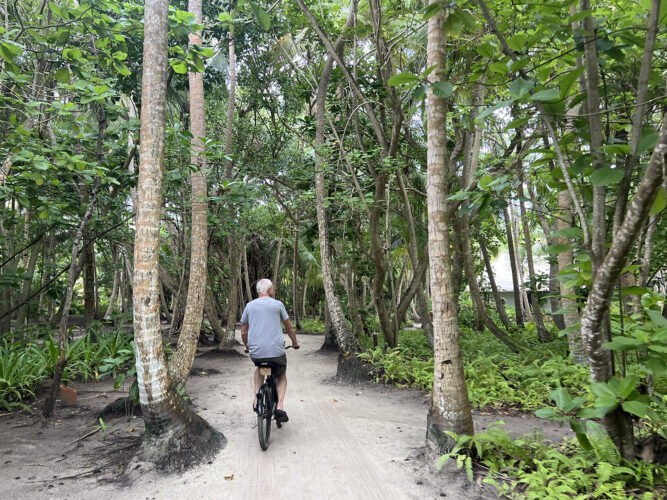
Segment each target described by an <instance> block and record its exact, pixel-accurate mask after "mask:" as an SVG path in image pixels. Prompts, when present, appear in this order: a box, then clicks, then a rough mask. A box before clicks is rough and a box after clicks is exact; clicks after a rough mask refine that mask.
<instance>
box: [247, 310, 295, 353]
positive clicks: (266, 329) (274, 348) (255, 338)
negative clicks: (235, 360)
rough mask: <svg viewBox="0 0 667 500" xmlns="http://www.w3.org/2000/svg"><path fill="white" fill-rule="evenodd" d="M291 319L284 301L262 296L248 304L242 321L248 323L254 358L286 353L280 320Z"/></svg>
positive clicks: (249, 342) (249, 341)
mask: <svg viewBox="0 0 667 500" xmlns="http://www.w3.org/2000/svg"><path fill="white" fill-rule="evenodd" d="M286 319H289V316H288V314H287V310H286V309H285V306H284V305H283V303H282V302H280V301H279V300H276V299H272V298H271V297H261V298H259V299H255V300H253V301H252V302H249V303H248V304H246V306H245V309H244V310H243V315H241V323H248V325H249V330H248V349H249V350H250V356H251V357H252V358H259V359H262V358H275V357H278V356H282V355H283V354H285V338H284V337H283V328H282V326H281V324H280V321H281V320H283V321H285V320H286Z"/></svg>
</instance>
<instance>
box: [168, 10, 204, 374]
mask: <svg viewBox="0 0 667 500" xmlns="http://www.w3.org/2000/svg"><path fill="white" fill-rule="evenodd" d="M188 7H189V10H190V12H191V13H193V14H194V15H195V22H196V23H197V24H201V21H202V13H201V11H202V0H190V2H189V4H188ZM190 45H201V34H200V33H190ZM188 77H189V80H190V132H191V133H192V145H191V148H192V160H191V163H192V164H193V165H197V170H196V171H193V172H192V173H191V175H190V181H191V185H192V233H191V234H192V244H191V245H190V281H189V284H188V296H187V302H186V306H185V315H184V317H183V326H182V328H181V335H180V336H179V337H178V349H177V351H176V353H175V354H174V356H173V357H172V358H171V361H170V362H169V371H170V374H171V379H172V381H173V382H174V384H176V385H177V386H179V387H180V386H182V385H183V384H185V381H186V380H187V378H188V374H189V373H190V369H191V368H192V361H193V360H194V357H195V351H196V349H197V341H198V340H199V331H200V330H201V322H202V317H203V315H204V299H205V297H206V276H207V273H208V270H207V253H208V252H207V249H208V244H207V243H208V234H207V223H206V222H207V220H206V219H207V198H206V196H207V192H206V158H205V157H204V142H203V141H202V137H204V136H205V135H206V122H205V117H204V74H203V73H200V72H195V71H190V72H189V74H188Z"/></svg>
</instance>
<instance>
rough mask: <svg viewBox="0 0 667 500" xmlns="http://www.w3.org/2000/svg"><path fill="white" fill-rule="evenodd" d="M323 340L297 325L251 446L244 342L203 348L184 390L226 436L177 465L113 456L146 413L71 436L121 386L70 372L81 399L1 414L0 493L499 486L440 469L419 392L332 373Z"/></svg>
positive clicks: (482, 417)
mask: <svg viewBox="0 0 667 500" xmlns="http://www.w3.org/2000/svg"><path fill="white" fill-rule="evenodd" d="M237 336H239V337H240V335H238V332H237ZM322 340H323V337H322V336H321V335H302V336H300V339H299V341H300V342H301V345H302V348H301V349H300V350H299V351H291V350H290V351H288V358H289V363H288V370H287V374H288V390H287V398H286V401H285V410H286V411H287V413H288V415H289V417H290V421H289V422H288V423H286V424H285V425H284V426H283V427H282V429H276V427H275V426H274V427H273V429H272V434H271V446H270V447H269V449H268V450H267V451H264V452H263V451H261V449H260V448H259V443H258V440H257V419H256V416H255V414H254V413H253V412H252V410H251V404H252V380H251V375H252V370H253V365H252V363H251V362H250V359H249V358H248V357H247V355H245V354H242V347H241V346H239V347H237V349H236V351H237V354H231V355H230V354H226V355H220V354H219V353H216V352H209V351H206V350H200V351H199V352H198V356H197V358H196V359H195V363H194V368H193V373H192V376H191V377H190V378H189V380H188V383H187V393H188V395H189V396H190V398H191V401H192V404H193V405H194V407H195V409H196V410H197V411H198V412H199V413H200V414H201V415H202V416H203V417H204V418H205V419H206V420H208V422H209V423H211V424H212V425H213V426H214V427H215V428H216V429H218V430H220V431H222V432H223V433H224V435H225V437H226V438H227V444H226V446H225V448H224V449H223V450H222V451H221V452H220V453H219V454H218V455H217V457H216V458H215V459H214V460H213V461H212V462H209V463H208V464H204V465H202V466H200V467H196V468H194V469H192V470H190V471H188V472H185V473H183V474H176V475H168V476H165V475H159V474H157V473H155V472H145V473H144V472H143V471H142V470H133V471H131V472H129V473H128V474H125V475H123V476H120V475H117V470H118V467H117V460H118V457H119V456H120V455H129V454H130V453H131V449H132V447H133V446H134V445H136V443H137V442H138V439H139V436H140V434H141V431H142V429H143V422H142V420H141V418H140V417H128V416H125V415H123V416H121V417H116V418H110V417H107V418H105V419H104V427H105V428H104V429H100V430H99V431H98V432H96V433H95V434H93V435H91V436H89V437H87V438H85V439H82V440H80V441H76V442H75V440H77V439H79V438H81V437H82V436H84V435H86V434H88V433H89V432H91V431H94V430H95V429H96V426H99V421H98V417H97V416H98V414H99V412H100V411H101V410H102V409H103V408H104V407H105V406H106V405H107V404H108V403H110V402H111V401H114V400H115V399H117V398H118V397H120V396H122V395H123V394H122V392H121V391H114V390H113V387H112V382H111V381H107V380H105V381H103V382H98V383H88V384H81V383H79V384H76V383H74V384H71V386H72V387H75V388H76V389H77V390H78V396H79V399H78V402H77V405H75V406H69V407H67V406H60V401H59V402H58V403H57V404H58V406H57V407H56V414H55V415H56V416H55V418H54V419H52V420H51V421H49V422H48V424H47V426H46V427H42V425H41V422H40V420H39V419H38V418H37V417H34V416H30V415H27V414H22V413H14V414H3V415H0V460H1V463H0V498H5V499H12V500H18V499H24V498H26V499H27V498H30V499H34V498H93V497H94V498H103V499H106V498H113V499H117V498H120V497H123V498H131V499H135V498H141V499H154V498H155V499H161V498H179V499H180V498H198V499H201V498H204V499H208V498H229V499H237V498H238V499H260V498H271V499H272V500H276V499H283V498H285V499H287V498H290V499H311V498H341V499H347V498H354V499H385V498H396V499H399V498H406V499H412V498H414V499H431V498H450V499H476V498H496V497H495V494H494V492H493V488H491V487H489V486H487V485H481V478H480V479H479V480H477V479H478V478H475V479H476V481H475V482H474V483H470V482H468V480H467V479H466V478H465V475H464V474H462V473H461V472H460V471H459V470H457V469H456V467H455V465H454V464H453V463H449V464H448V465H446V466H445V468H443V469H442V470H440V471H438V470H437V468H436V463H435V462H436V461H435V459H434V458H433V457H432V456H430V455H428V454H426V453H425V451H424V448H423V444H424V436H425V425H426V412H427V408H428V398H427V396H426V395H425V394H424V393H423V392H421V391H418V390H414V389H398V388H395V387H393V386H387V385H377V384H372V383H362V384H356V385H351V384H347V383H341V382H338V381H336V380H335V374H336V365H337V354H336V353H331V352H322V351H320V350H319V348H320V346H321V344H322ZM38 403H39V401H37V402H36V403H35V405H34V406H35V407H36V408H38ZM498 420H503V421H504V422H505V429H506V430H508V431H509V432H511V433H513V434H516V435H522V434H525V433H530V432H533V431H534V430H536V429H541V430H542V431H543V433H544V436H545V438H546V439H548V440H552V441H556V442H560V441H561V440H562V438H563V436H565V435H570V433H569V429H567V428H565V427H563V428H560V427H559V426H558V425H554V424H551V423H549V422H547V421H544V420H540V419H536V418H534V417H532V416H530V415H522V414H513V415H500V414H498V413H497V412H475V427H476V430H483V429H484V428H485V427H486V426H488V425H489V424H490V423H491V422H495V421H498Z"/></svg>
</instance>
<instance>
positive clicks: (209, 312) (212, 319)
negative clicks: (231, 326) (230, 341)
mask: <svg viewBox="0 0 667 500" xmlns="http://www.w3.org/2000/svg"><path fill="white" fill-rule="evenodd" d="M205 312H206V317H207V318H208V322H209V324H210V325H211V328H212V329H213V334H214V336H215V343H216V344H218V345H219V344H220V343H221V342H224V340H225V337H226V335H225V329H224V328H223V327H222V325H221V324H220V320H219V319H218V308H217V306H216V305H215V297H214V296H213V292H212V291H211V289H210V287H207V288H206V303H205Z"/></svg>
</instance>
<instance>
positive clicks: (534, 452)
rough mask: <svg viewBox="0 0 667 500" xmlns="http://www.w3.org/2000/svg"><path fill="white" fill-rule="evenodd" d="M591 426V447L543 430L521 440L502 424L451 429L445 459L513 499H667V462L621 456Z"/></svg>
mask: <svg viewBox="0 0 667 500" xmlns="http://www.w3.org/2000/svg"><path fill="white" fill-rule="evenodd" d="M589 427H590V428H591V431H590V442H591V443H592V444H593V446H592V448H591V449H590V450H584V449H582V448H581V447H580V446H579V444H578V443H577V441H576V440H565V441H563V443H561V444H560V445H552V444H549V443H545V442H543V441H542V437H541V435H539V434H536V435H533V436H530V435H527V436H523V437H521V438H518V439H517V438H514V437H512V436H510V435H509V434H508V433H507V432H506V431H505V430H504V429H503V428H502V422H496V423H494V424H492V425H490V426H489V428H488V429H487V430H486V431H485V432H483V433H481V434H476V435H474V436H457V435H456V434H454V433H451V432H448V433H447V434H448V435H449V436H450V437H451V438H452V439H453V440H454V441H455V442H456V444H455V445H454V447H453V449H452V451H451V452H450V453H448V454H446V455H444V456H443V457H442V458H441V461H440V463H441V464H442V463H444V462H445V461H447V460H455V461H456V463H457V465H458V466H459V468H461V469H464V470H465V472H466V474H467V476H468V479H469V480H470V481H471V482H472V481H475V480H476V476H477V477H479V478H481V480H482V481H483V482H484V483H487V484H491V485H493V486H494V487H495V488H496V489H497V490H498V493H499V494H501V495H503V496H504V497H505V498H511V499H541V498H553V499H572V498H576V499H614V500H621V499H627V498H631V499H635V498H636V499H645V500H648V499H657V498H664V494H665V481H666V479H667V477H666V472H665V467H664V466H660V465H658V464H653V463H646V462H642V461H641V460H633V461H628V460H624V459H622V458H621V456H620V455H619V453H618V450H617V449H616V447H615V446H614V444H613V443H612V441H611V440H610V439H609V437H608V436H607V435H606V433H605V432H604V430H603V429H602V428H601V427H600V426H599V425H594V426H589Z"/></svg>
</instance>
